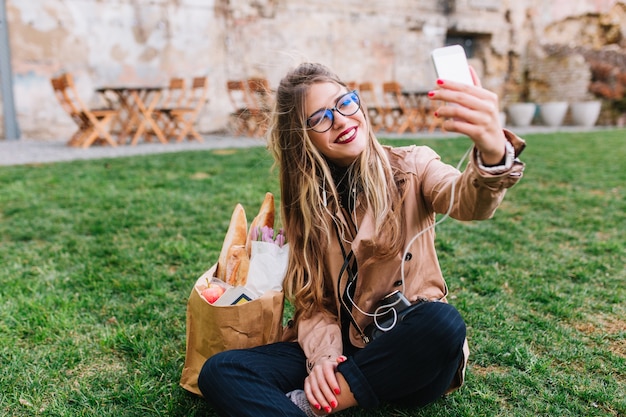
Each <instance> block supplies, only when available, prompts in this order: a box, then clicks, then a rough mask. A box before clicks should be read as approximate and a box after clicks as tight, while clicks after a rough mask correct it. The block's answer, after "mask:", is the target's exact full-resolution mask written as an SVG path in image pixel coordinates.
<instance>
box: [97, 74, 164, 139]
mask: <svg viewBox="0 0 626 417" xmlns="http://www.w3.org/2000/svg"><path fill="white" fill-rule="evenodd" d="M166 88H167V87H162V86H105V87H100V88H98V89H96V92H97V93H99V94H102V95H104V96H105V97H106V93H107V92H112V93H114V94H115V95H116V96H117V98H118V105H119V108H120V116H119V119H118V123H120V124H121V130H120V134H119V139H118V142H119V143H124V142H125V139H126V137H127V136H128V135H130V134H131V133H133V131H134V134H133V137H132V139H131V141H130V144H131V145H133V146H134V145H136V144H137V142H138V141H139V137H140V136H141V135H142V134H144V133H146V134H148V135H149V134H154V135H155V136H156V137H157V138H158V139H159V141H160V142H161V143H163V144H166V143H167V139H166V137H165V135H164V134H163V130H162V129H161V128H160V127H159V125H158V124H157V122H156V120H155V118H154V117H153V115H154V110H155V108H156V106H157V104H158V103H159V100H160V99H161V94H162V93H163V90H165V89H166Z"/></svg>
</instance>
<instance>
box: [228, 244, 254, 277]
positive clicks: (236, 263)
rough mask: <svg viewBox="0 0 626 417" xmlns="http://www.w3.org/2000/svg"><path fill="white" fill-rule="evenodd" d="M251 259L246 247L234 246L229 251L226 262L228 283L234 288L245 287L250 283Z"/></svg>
mask: <svg viewBox="0 0 626 417" xmlns="http://www.w3.org/2000/svg"><path fill="white" fill-rule="evenodd" d="M249 269H250V257H248V253H247V252H246V247H245V245H233V246H231V247H230V248H229V249H228V256H227V261H226V277H227V281H226V282H227V283H228V284H230V285H232V286H233V287H243V286H245V285H246V282H247V281H248V270H249Z"/></svg>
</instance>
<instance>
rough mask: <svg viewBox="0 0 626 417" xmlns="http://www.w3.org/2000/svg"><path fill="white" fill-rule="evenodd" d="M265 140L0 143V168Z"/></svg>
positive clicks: (443, 135) (214, 137) (211, 138)
mask: <svg viewBox="0 0 626 417" xmlns="http://www.w3.org/2000/svg"><path fill="white" fill-rule="evenodd" d="M606 129H611V128H606V127H596V128H581V127H575V126H563V127H560V128H550V127H545V126H530V127H528V128H523V129H521V128H512V130H513V131H514V132H515V133H517V134H518V135H520V136H523V135H525V134H528V133H551V132H557V131H563V132H575V131H588V130H606ZM379 136H380V137H386V138H450V137H458V135H455V134H450V133H447V134H446V133H437V132H435V133H432V134H429V133H419V134H408V135H385V134H383V135H379ZM264 145H265V140H264V139H258V138H246V137H232V136H225V135H204V143H198V142H195V141H194V142H182V143H171V144H167V145H163V144H160V143H158V142H157V143H140V144H138V145H137V146H118V147H115V148H112V147H110V146H91V147H90V148H87V149H82V148H73V147H69V146H66V144H65V140H50V141H45V140H32V139H19V140H0V165H25V164H38V163H50V162H62V161H73V160H79V159H98V158H117V157H123V156H133V155H146V154H154V153H168V152H181V151H193V150H205V149H224V148H245V147H251V146H264Z"/></svg>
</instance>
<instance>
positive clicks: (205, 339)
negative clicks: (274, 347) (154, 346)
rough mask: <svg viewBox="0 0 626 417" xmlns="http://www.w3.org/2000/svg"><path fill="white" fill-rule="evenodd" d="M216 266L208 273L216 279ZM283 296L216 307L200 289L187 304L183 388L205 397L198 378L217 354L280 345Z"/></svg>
mask: <svg viewBox="0 0 626 417" xmlns="http://www.w3.org/2000/svg"><path fill="white" fill-rule="evenodd" d="M215 269H216V265H213V267H211V269H209V270H208V271H207V272H205V273H204V274H203V275H202V276H201V277H200V278H198V281H196V284H198V283H199V282H205V277H209V279H210V278H211V277H213V276H214V275H215ZM283 300H284V298H283V293H282V292H279V291H268V292H266V293H265V294H263V295H262V296H261V297H259V298H257V299H254V300H252V301H248V302H246V303H243V304H238V305H232V306H219V307H218V306H213V305H211V304H209V303H207V302H206V301H205V300H204V299H203V298H202V296H201V295H200V292H199V291H198V290H197V285H194V287H193V289H192V290H191V294H190V295H189V301H188V302H187V349H186V354H185V365H184V367H183V373H182V377H181V380H180V385H181V386H182V387H183V388H184V389H186V390H187V391H190V392H192V393H194V394H197V395H200V396H202V393H201V392H200V390H199V389H198V374H199V373H200V370H201V369H202V365H204V362H205V361H206V360H207V359H208V358H209V357H211V356H213V355H215V354H216V353H219V352H222V351H224V350H229V349H240V348H250V347H255V346H260V345H264V344H268V343H274V342H278V341H279V340H280V339H281V336H282V329H283V327H282V321H283Z"/></svg>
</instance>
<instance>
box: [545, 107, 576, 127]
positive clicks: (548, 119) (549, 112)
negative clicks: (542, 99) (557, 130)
mask: <svg viewBox="0 0 626 417" xmlns="http://www.w3.org/2000/svg"><path fill="white" fill-rule="evenodd" d="M568 107H569V104H568V103H567V101H549V102H547V103H543V104H541V105H540V106H539V115H540V116H541V120H542V121H543V123H544V124H545V125H546V126H552V127H557V126H561V125H562V124H563V120H564V119H565V114H566V113H567V108H568Z"/></svg>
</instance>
